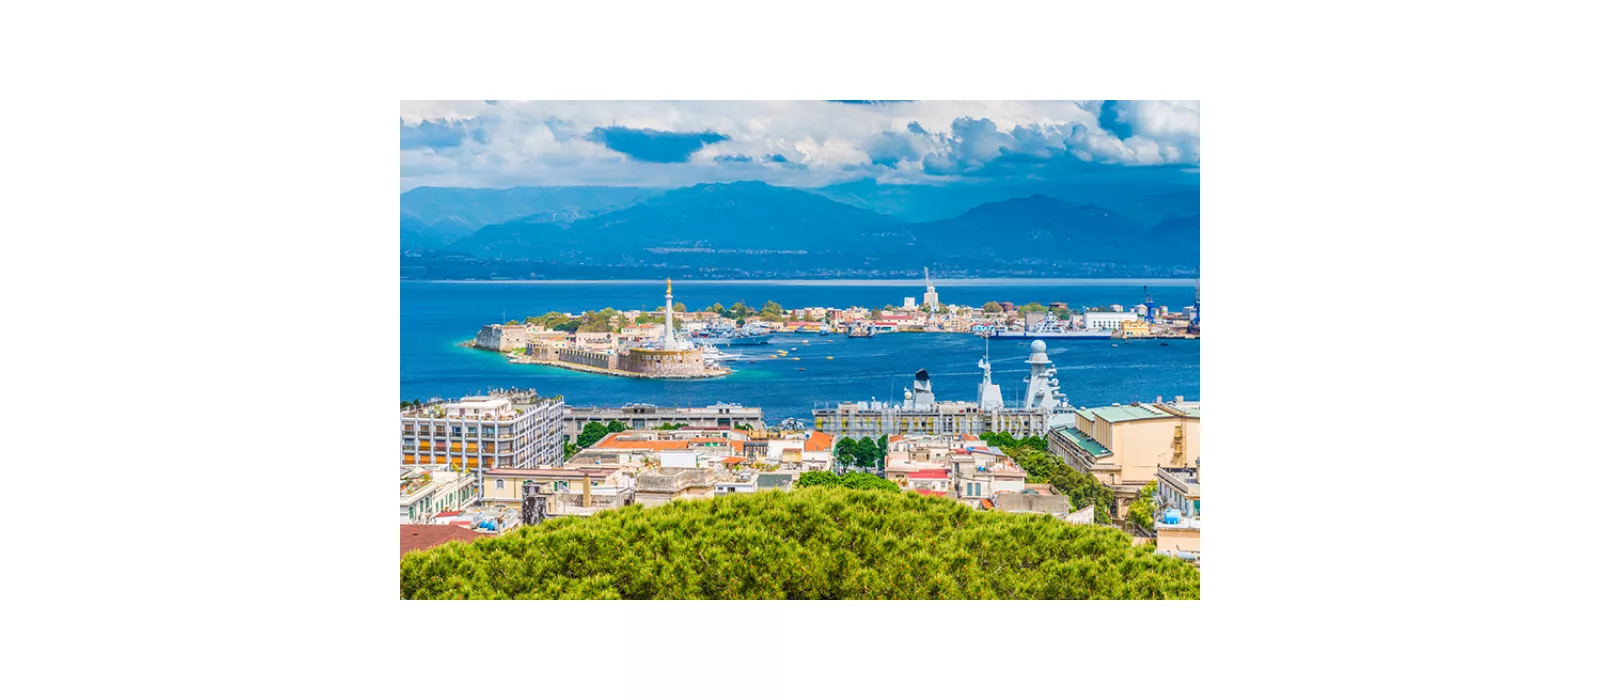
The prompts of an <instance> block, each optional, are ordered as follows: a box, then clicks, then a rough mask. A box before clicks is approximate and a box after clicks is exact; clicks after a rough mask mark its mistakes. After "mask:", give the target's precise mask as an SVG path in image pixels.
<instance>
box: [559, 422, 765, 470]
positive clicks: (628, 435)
mask: <svg viewBox="0 0 1600 700" xmlns="http://www.w3.org/2000/svg"><path fill="white" fill-rule="evenodd" d="M747 440H748V436H747V435H746V434H745V433H744V432H741V431H738V430H703V429H689V428H685V429H682V430H670V431H660V430H629V431H625V432H621V433H612V434H610V435H607V436H605V437H604V438H603V439H601V440H600V442H597V443H595V444H594V445H591V446H590V447H589V448H588V449H585V450H583V451H582V452H579V453H578V454H576V455H573V457H572V459H571V460H570V462H569V464H570V465H573V466H606V467H619V468H622V469H624V470H625V471H627V472H629V473H635V472H638V471H642V470H645V469H650V468H653V467H658V466H705V467H709V466H714V465H715V464H717V463H720V462H721V461H722V460H723V459H724V458H727V457H742V456H746V453H745V443H746V442H747Z"/></svg>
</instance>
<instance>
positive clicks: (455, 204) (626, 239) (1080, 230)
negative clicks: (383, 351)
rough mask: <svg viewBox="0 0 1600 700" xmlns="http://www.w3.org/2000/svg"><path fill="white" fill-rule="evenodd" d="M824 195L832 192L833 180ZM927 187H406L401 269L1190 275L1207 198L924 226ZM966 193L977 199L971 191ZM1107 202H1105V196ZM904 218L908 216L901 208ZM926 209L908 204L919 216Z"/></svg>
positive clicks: (1009, 208)
mask: <svg viewBox="0 0 1600 700" xmlns="http://www.w3.org/2000/svg"><path fill="white" fill-rule="evenodd" d="M824 189H827V188H824ZM939 192H940V190H939V189H938V188H937V187H936V186H928V185H898V186H876V184H875V183H874V184H873V185H865V184H857V185H854V186H853V187H838V186H834V188H833V189H832V190H830V191H823V190H804V189H796V188H788V187H777V186H773V185H769V184H766V183H762V182H733V183H708V184H700V185H693V186H690V187H683V188H678V189H674V190H665V191H663V190H652V189H648V188H622V187H544V188H532V187H524V188H513V189H509V190H474V189H453V188H436V187H425V188H417V189H414V190H411V191H408V192H405V193H403V194H402V195H401V249H402V261H401V273H402V277H403V278H413V279H415V278H421V279H454V278H478V279H485V278H495V279H527V278H530V277H547V278H642V277H655V276H664V275H667V274H675V275H678V276H693V277H701V278H717V277H721V278H743V277H799V276H805V277H878V276H904V275H906V274H913V273H919V272H920V268H921V267H923V266H927V267H931V268H933V269H935V270H936V272H937V274H939V275H940V276H944V277H963V276H1008V277H1015V276H1189V275H1193V274H1195V273H1196V271H1197V270H1198V267H1199V250H1200V221H1199V191H1198V190H1197V189H1192V188H1190V189H1178V190H1172V191H1165V192H1160V193H1157V194H1150V195H1149V196H1144V197H1140V198H1136V199H1129V198H1127V197H1124V201H1121V202H1119V203H1118V204H1117V205H1116V206H1114V207H1113V206H1104V205H1102V204H1099V203H1090V202H1074V201H1067V200H1064V199H1061V198H1058V197H1056V196H1052V195H1048V194H1040V193H1034V194H1029V195H1026V196H1018V197H1012V198H1005V199H1000V200H998V201H987V202H979V203H977V204H975V205H973V206H971V207H968V208H965V209H964V210H962V211H959V212H957V213H955V214H953V215H950V216H947V217H940V218H934V219H931V220H919V219H922V215H925V214H926V213H927V212H928V211H930V209H929V207H927V206H922V205H921V204H917V202H922V203H926V202H932V201H935V200H937V199H938V195H939ZM960 195H961V196H953V197H951V198H953V199H957V200H962V199H963V198H970V197H972V196H973V195H972V193H971V191H970V189H964V190H961V191H960ZM1102 201H1103V198H1102ZM893 211H900V212H901V214H902V215H900V216H896V215H892V214H891V213H887V212H893ZM913 211H914V212H917V213H911V212H913Z"/></svg>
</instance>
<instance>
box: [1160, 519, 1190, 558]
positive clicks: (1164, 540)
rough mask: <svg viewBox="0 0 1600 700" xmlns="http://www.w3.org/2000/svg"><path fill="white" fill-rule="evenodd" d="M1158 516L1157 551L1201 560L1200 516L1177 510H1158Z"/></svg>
mask: <svg viewBox="0 0 1600 700" xmlns="http://www.w3.org/2000/svg"><path fill="white" fill-rule="evenodd" d="M1156 516H1157V517H1156V553H1157V554H1167V555H1171V556H1177V557H1179V558H1182V559H1188V560H1191V561H1199V558H1200V518H1199V517H1188V516H1184V515H1179V514H1178V512H1177V511H1176V510H1168V511H1166V512H1165V513H1162V512H1159V511H1158V512H1157V514H1156Z"/></svg>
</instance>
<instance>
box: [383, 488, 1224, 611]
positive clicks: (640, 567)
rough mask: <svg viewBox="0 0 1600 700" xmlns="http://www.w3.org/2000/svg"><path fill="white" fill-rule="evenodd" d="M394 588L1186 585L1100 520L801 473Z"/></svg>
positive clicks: (508, 546) (469, 548)
mask: <svg viewBox="0 0 1600 700" xmlns="http://www.w3.org/2000/svg"><path fill="white" fill-rule="evenodd" d="M400 589H401V595H402V597H404V598H408V599H411V598H448V599H467V598H471V599H478V598H489V599H507V598H510V599H552V598H577V599H596V598H610V599H615V598H625V599H663V598H664V599H746V598H764V599H785V598H787V599H863V598H864V599H945V598H1000V599H1153V598H1188V599H1194V598H1198V597H1199V595H1200V574H1199V571H1198V570H1197V569H1195V568H1194V567H1192V566H1190V565H1188V564H1186V563H1184V562H1181V561H1178V560H1176V559H1169V558H1165V557H1157V556H1156V555H1155V554H1153V553H1152V551H1151V549H1150V548H1149V547H1134V546H1132V544H1131V540H1130V539H1129V537H1128V535H1126V534H1124V533H1122V532H1119V531H1117V530H1113V529H1111V528H1106V527H1098V526H1092V525H1068V524H1066V523H1063V522H1061V521H1059V520H1056V519H1054V518H1051V517H1048V516H1043V515H1029V514H1019V513H1001V512H980V511H975V510H973V509H971V508H969V507H967V506H964V505H961V504H959V503H955V502H952V501H949V500H947V499H940V498H930V497H926V496H920V495H916V494H907V493H900V492H889V491H879V490H858V489H848V488H834V487H822V488H803V489H796V490H794V491H792V492H782V491H769V492H764V493H758V494H751V495H739V496H724V497H719V498H715V499H707V500H698V501H689V502H679V503H673V504H671V505H666V506H660V507H656V508H649V509H646V508H642V507H639V506H630V507H627V508H623V509H620V510H615V511H607V512H605V513H601V514H599V515H596V516H593V517H591V518H587V519H585V518H561V519H557V520H553V521H549V522H546V523H543V524H540V525H537V526H532V527H523V528H520V529H518V530H516V531H514V532H511V533H509V534H506V535H502V536H499V537H491V538H484V539H480V540H476V541H473V542H470V543H456V542H452V543H446V544H443V545H440V546H438V547H435V548H433V549H429V550H426V551H422V552H413V553H410V554H407V555H406V556H405V557H404V558H403V559H402V560H401V563H400Z"/></svg>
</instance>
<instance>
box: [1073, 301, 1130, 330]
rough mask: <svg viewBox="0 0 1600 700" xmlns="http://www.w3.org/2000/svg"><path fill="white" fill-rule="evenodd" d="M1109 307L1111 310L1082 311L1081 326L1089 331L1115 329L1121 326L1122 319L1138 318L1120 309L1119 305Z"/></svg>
mask: <svg viewBox="0 0 1600 700" xmlns="http://www.w3.org/2000/svg"><path fill="white" fill-rule="evenodd" d="M1111 308H1112V310H1111V311H1085V312H1083V327H1084V328H1086V329H1088V330H1091V331H1115V330H1118V329H1120V328H1122V323H1123V322H1124V321H1136V320H1138V316H1135V315H1134V314H1133V313H1131V312H1125V311H1122V307H1121V306H1117V305H1115V304H1113V305H1112V306H1111Z"/></svg>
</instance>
